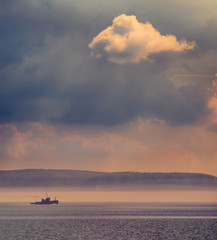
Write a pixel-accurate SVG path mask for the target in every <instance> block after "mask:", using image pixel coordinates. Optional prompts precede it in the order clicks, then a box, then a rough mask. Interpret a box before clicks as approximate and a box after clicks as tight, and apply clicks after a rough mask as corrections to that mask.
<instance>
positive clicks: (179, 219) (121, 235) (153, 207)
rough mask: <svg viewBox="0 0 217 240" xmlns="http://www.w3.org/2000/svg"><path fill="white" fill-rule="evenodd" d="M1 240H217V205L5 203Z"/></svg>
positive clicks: (0, 219)
mask: <svg viewBox="0 0 217 240" xmlns="http://www.w3.org/2000/svg"><path fill="white" fill-rule="evenodd" d="M0 239H1V240H18V239H21V240H33V239H35V240H40V239H42V240H44V239H58V240H128V239H129V240H167V239H171V240H216V239H217V204H214V203H213V204H210V203H209V204H208V203H139V202H137V203H127V202H124V203H121V202H118V203H115V202H112V203H111V202H110V203H109V202H102V203H100V202H98V203H88V202H85V203H75V202H73V203H69V202H65V203H61V202H60V204H58V205H30V204H29V203H0Z"/></svg>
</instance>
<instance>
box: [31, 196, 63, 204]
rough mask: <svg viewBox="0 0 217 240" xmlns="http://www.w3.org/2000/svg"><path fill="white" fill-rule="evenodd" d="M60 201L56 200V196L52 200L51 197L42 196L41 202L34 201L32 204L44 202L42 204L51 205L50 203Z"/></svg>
mask: <svg viewBox="0 0 217 240" xmlns="http://www.w3.org/2000/svg"><path fill="white" fill-rule="evenodd" d="M58 203H59V201H58V200H56V197H55V199H54V200H50V197H47V198H45V199H44V198H42V199H41V201H40V202H32V203H31V204H42V205H49V204H58Z"/></svg>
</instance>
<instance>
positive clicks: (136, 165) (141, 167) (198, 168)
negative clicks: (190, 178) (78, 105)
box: [0, 120, 217, 174]
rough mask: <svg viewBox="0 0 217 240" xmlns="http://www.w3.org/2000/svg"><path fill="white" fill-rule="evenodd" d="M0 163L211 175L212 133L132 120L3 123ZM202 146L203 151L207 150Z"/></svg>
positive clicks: (213, 156)
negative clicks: (89, 124) (91, 124)
mask: <svg viewBox="0 0 217 240" xmlns="http://www.w3.org/2000/svg"><path fill="white" fill-rule="evenodd" d="M0 135H1V136H2V138H4V144H1V145H0V154H1V159H0V166H1V168H3V169H8V168H27V167H28V168H51V167H52V168H71V169H89V170H98V171H144V172H147V171H165V172H170V171H185V172H188V171H189V172H208V173H212V174H216V164H215V163H216V156H217V149H216V141H215V140H216V137H215V135H214V134H213V133H211V132H207V131H206V129H205V128H201V127H198V126H194V127H188V126H187V127H186V126H185V127H177V128H175V129H174V128H173V127H170V126H168V125H167V124H166V123H165V122H163V121H159V122H158V123H156V121H149V120H148V121H143V120H140V121H137V122H134V123H131V124H127V125H125V126H124V127H121V128H120V127H113V128H109V129H107V130H106V129H102V128H95V129H94V131H93V129H92V130H91V129H90V128H86V130H85V131H84V129H83V127H81V126H80V127H79V126H76V127H75V126H70V127H63V126H58V125H49V124H41V123H28V124H27V123H25V124H3V125H0ZM207 149H208V151H207Z"/></svg>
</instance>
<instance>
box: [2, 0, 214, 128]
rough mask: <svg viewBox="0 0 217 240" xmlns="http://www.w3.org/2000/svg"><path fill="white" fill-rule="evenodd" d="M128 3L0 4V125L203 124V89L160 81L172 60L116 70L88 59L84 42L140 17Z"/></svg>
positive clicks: (163, 57)
mask: <svg viewBox="0 0 217 240" xmlns="http://www.w3.org/2000/svg"><path fill="white" fill-rule="evenodd" d="M129 2H130V1H129ZM129 2H127V3H126V6H125V7H122V6H121V4H119V3H114V2H113V3H110V5H106V7H107V8H106V7H103V6H101V5H99V8H97V7H96V6H95V7H94V4H99V2H98V1H94V3H92V4H90V3H88V2H86V1H85V5H84V6H85V7H84V6H82V4H81V3H80V4H78V3H77V2H76V1H63V2H60V1H49V0H47V1H24V0H18V1H3V5H2V6H3V7H2V9H1V22H2V21H3V23H5V24H2V26H1V46H0V47H1V53H2V54H1V60H0V64H1V72H0V74H1V76H0V77H1V80H0V81H1V89H0V121H1V122H17V121H51V122H61V123H62V122H63V123H83V124H102V125H116V124H121V123H125V122H129V121H131V120H133V119H135V118H137V117H139V116H140V117H143V118H149V117H151V118H152V117H157V118H160V119H163V120H166V121H167V122H168V123H170V124H173V125H179V124H189V123H194V122H197V121H199V120H201V119H203V118H204V116H206V115H207V114H208V113H209V111H208V109H207V107H206V106H207V101H208V99H209V94H208V92H207V91H206V89H205V88H201V87H200V86H199V85H194V86H185V87H179V88H178V87H176V86H175V85H174V84H173V83H172V82H171V81H170V80H169V79H168V78H167V74H166V72H167V70H168V67H169V65H170V62H171V61H175V59H176V58H177V56H175V55H172V54H169V53H168V54H166V53H165V54H161V55H160V54H158V55H156V56H152V58H153V62H146V61H143V62H141V63H138V64H125V65H123V66H120V65H118V64H113V63H109V62H107V61H106V59H94V58H93V57H91V56H90V49H89V48H88V44H89V43H90V42H91V40H92V39H93V37H94V36H96V35H97V34H98V33H99V32H101V31H102V30H103V29H105V28H106V27H107V26H109V25H111V22H112V19H113V18H114V17H116V16H118V15H119V14H121V13H122V12H123V11H125V13H132V14H135V15H136V14H137V12H136V11H138V15H139V14H140V15H139V16H138V17H139V18H140V19H142V15H141V11H139V9H138V10H135V8H132V4H129ZM88 4H89V5H88ZM112 4H113V7H111V6H112ZM114 6H117V8H114ZM153 6H155V5H154V4H153ZM149 7H150V6H149ZM108 10H109V11H108ZM144 11H145V10H144ZM147 18H148V17H147ZM152 18H153V17H152ZM146 20H150V21H152V20H151V19H146ZM140 21H141V20H140ZM155 21H156V19H155ZM161 24H162V26H163V22H162V23H161ZM182 27H183V26H181V27H180V29H182ZM159 29H163V27H160V26H159ZM176 32H178V29H176ZM169 33H171V32H169ZM186 33H187V31H186ZM175 34H176V33H175ZM183 34H184V33H183ZM191 34H192V33H191ZM207 34H209V32H208V33H207ZM180 35H182V33H180ZM184 37H185V38H186V39H187V38H188V36H186V35H184ZM193 37H194V36H193V34H192V35H191V38H190V39H189V40H196V41H198V40H197V39H193ZM201 41H202V40H201ZM204 41H205V40H204ZM188 58H189V56H188ZM192 58H194V56H192ZM183 60H185V57H184V56H183Z"/></svg>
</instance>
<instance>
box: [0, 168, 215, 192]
mask: <svg viewBox="0 0 217 240" xmlns="http://www.w3.org/2000/svg"><path fill="white" fill-rule="evenodd" d="M42 186H43V187H72V188H83V189H105V188H106V189H135V190H139V189H216V188H217V177H215V176H212V175H208V174H202V173H176V172H174V173H162V172H154V173H141V172H112V173H108V172H94V171H80V170H50V169H25V170H7V171H0V187H42Z"/></svg>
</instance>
